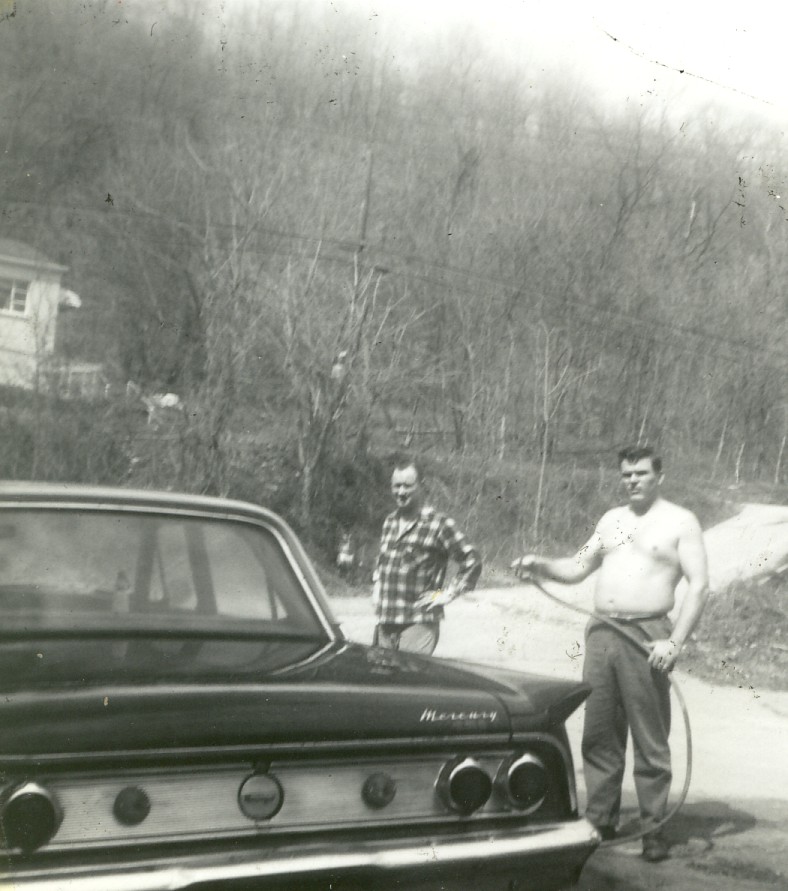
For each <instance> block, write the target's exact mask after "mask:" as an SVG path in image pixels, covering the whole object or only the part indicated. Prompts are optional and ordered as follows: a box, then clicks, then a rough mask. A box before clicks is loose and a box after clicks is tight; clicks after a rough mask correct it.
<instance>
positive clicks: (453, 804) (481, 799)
mask: <svg viewBox="0 0 788 891" xmlns="http://www.w3.org/2000/svg"><path fill="white" fill-rule="evenodd" d="M435 788H436V789H437V791H438V795H439V796H440V798H441V800H442V801H443V803H444V804H445V805H446V807H448V808H449V810H452V811H456V813H458V814H463V815H464V816H467V815H468V814H472V813H473V812H474V811H476V810H478V809H479V808H480V807H483V806H484V805H485V804H486V803H487V799H488V798H489V797H490V793H491V792H492V780H491V779H490V776H489V774H488V773H487V771H485V770H484V769H483V768H482V767H481V765H480V764H479V763H478V762H477V761H476V760H475V759H473V758H462V759H455V760H452V761H449V762H447V763H446V764H444V766H443V768H442V769H441V772H440V774H439V775H438V780H437V782H436V784H435Z"/></svg>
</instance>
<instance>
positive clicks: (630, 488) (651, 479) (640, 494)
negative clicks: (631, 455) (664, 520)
mask: <svg viewBox="0 0 788 891" xmlns="http://www.w3.org/2000/svg"><path fill="white" fill-rule="evenodd" d="M621 480H622V482H623V484H624V487H625V488H626V490H627V496H628V498H629V503H630V504H632V505H634V506H638V505H644V506H648V505H650V504H651V503H652V502H653V501H654V500H655V499H656V497H657V495H658V494H659V486H660V483H661V482H662V474H661V473H657V472H656V471H655V470H654V467H653V465H652V463H651V458H641V459H640V460H639V461H622V462H621Z"/></svg>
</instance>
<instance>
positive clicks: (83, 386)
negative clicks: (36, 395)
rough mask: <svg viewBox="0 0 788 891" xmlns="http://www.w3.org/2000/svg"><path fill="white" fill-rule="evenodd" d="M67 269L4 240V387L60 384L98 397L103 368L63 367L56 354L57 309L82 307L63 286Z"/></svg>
mask: <svg viewBox="0 0 788 891" xmlns="http://www.w3.org/2000/svg"><path fill="white" fill-rule="evenodd" d="M66 270H67V267H66V266H61V265H60V264H59V263H53V262H52V261H51V260H48V259H47V258H46V257H45V256H44V255H43V254H41V253H40V252H39V251H37V250H36V249H35V248H32V247H30V246H29V245H26V244H22V243H21V242H19V241H13V240H11V239H8V238H0V385H3V386H12V387H23V388H25V389H34V388H35V389H47V388H49V387H51V386H52V384H53V382H57V383H56V386H58V387H60V388H63V389H64V390H65V392H64V395H67V396H68V395H84V396H90V395H96V394H95V393H93V392H90V391H93V390H97V389H98V388H99V386H100V383H101V377H102V375H101V366H99V365H95V364H92V363H91V364H90V365H89V366H88V365H84V366H79V367H78V368H76V369H75V368H71V367H62V365H61V363H59V362H58V360H57V358H56V356H55V329H56V326H57V314H58V307H59V306H61V305H64V306H72V307H78V306H80V305H81V301H80V299H79V297H78V295H77V294H75V293H74V292H73V291H69V290H67V289H65V288H63V287H61V284H60V281H61V278H62V276H63V273H64V272H66ZM75 372H76V374H75ZM74 378H78V386H77V387H74V386H73V384H72V379H74ZM72 391H76V392H72Z"/></svg>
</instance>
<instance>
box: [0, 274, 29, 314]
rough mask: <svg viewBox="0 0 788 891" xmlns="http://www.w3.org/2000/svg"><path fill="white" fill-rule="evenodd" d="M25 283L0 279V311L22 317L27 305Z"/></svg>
mask: <svg viewBox="0 0 788 891" xmlns="http://www.w3.org/2000/svg"><path fill="white" fill-rule="evenodd" d="M27 285H28V283H27V282H18V281H14V279H12V278H0V310H5V311H6V312H15V313H20V314H22V315H24V312H25V306H26V305H27Z"/></svg>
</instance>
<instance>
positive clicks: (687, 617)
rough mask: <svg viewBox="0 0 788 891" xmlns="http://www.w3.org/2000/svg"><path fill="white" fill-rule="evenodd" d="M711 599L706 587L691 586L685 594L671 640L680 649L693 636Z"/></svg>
mask: <svg viewBox="0 0 788 891" xmlns="http://www.w3.org/2000/svg"><path fill="white" fill-rule="evenodd" d="M708 598H709V589H708V587H707V586H706V585H705V584H704V585H690V586H689V587H688V588H687V591H686V593H685V594H684V601H683V603H682V604H681V609H680V610H679V614H678V617H677V618H676V624H675V625H674V627H673V633H672V634H671V636H670V639H671V640H672V641H674V642H675V643H676V644H677V645H678V646H679V647H683V646H684V644H685V643H686V641H687V638H688V637H689V636H690V634H692V631H693V629H694V628H695V626H696V625H697V624H698V621H699V619H700V617H701V613H702V612H703V608H704V607H705V606H706V601H707V600H708Z"/></svg>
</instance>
